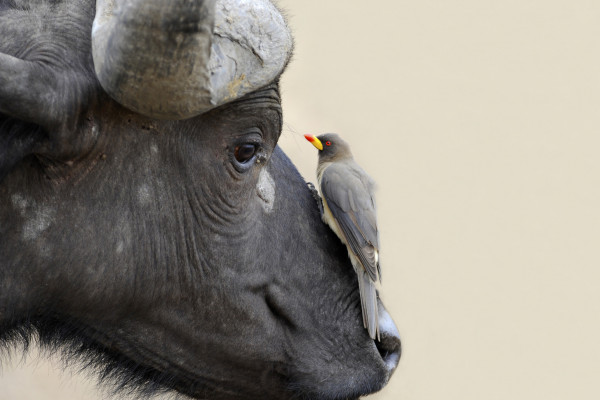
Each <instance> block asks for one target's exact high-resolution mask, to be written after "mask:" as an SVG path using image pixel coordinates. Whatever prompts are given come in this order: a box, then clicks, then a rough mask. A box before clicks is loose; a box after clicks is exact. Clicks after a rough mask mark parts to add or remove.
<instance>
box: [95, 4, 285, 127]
mask: <svg viewBox="0 0 600 400" xmlns="http://www.w3.org/2000/svg"><path fill="white" fill-rule="evenodd" d="M291 51H292V38H291V34H290V32H289V30H288V28H287V26H286V24H285V20H284V19H283V17H282V15H281V14H280V13H279V11H278V10H277V9H276V8H275V6H273V4H271V2H269V1H268V0H204V1H203V0H120V1H117V0H97V3H96V17H95V19H94V25H93V28H92V53H93V57H94V68H95V70H96V75H97V76H98V80H99V81H100V84H101V85H102V87H103V88H104V90H105V91H106V92H107V93H108V94H109V95H110V96H111V97H112V98H113V99H115V100H116V101H117V102H119V103H120V104H122V105H123V106H125V107H127V108H129V109H131V110H133V111H136V112H138V113H140V114H143V115H146V116H149V117H151V118H159V119H185V118H190V117H193V116H196V115H199V114H201V113H203V112H205V111H207V110H210V109H211V108H214V107H216V106H219V105H221V104H224V103H227V102H229V101H231V100H234V99H236V98H238V97H240V96H243V95H244V94H246V93H250V92H252V91H254V90H256V89H259V88H261V87H263V86H265V85H267V84H269V83H270V82H272V81H273V80H274V79H276V78H277V77H278V76H279V74H281V72H282V71H283V69H284V67H285V65H286V63H287V62H288V60H289V57H290V55H291Z"/></svg>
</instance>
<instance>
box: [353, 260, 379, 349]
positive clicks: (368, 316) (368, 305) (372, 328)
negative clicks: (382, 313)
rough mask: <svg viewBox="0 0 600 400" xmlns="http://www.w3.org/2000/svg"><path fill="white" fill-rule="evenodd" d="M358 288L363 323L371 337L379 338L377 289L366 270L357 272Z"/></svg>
mask: <svg viewBox="0 0 600 400" xmlns="http://www.w3.org/2000/svg"><path fill="white" fill-rule="evenodd" d="M358 288H359V291H360V303H361V306H362V315H363V325H364V327H365V328H367V331H368V332H369V336H370V337H371V339H375V338H377V340H380V338H379V313H378V310H377V289H376V288H375V283H374V282H373V281H372V280H371V278H370V277H369V274H367V272H366V271H364V270H361V271H360V272H359V273H358Z"/></svg>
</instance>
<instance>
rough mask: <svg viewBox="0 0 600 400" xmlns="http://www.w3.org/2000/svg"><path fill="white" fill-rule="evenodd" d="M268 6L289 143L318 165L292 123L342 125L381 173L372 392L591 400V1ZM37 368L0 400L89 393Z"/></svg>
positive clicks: (299, 159)
mask: <svg viewBox="0 0 600 400" xmlns="http://www.w3.org/2000/svg"><path fill="white" fill-rule="evenodd" d="M280 4H281V5H282V6H283V7H284V8H285V9H286V10H288V14H289V19H290V23H291V26H292V27H293V30H294V33H295V38H296V55H295V58H294V61H293V63H292V64H291V66H290V68H289V70H288V71H287V73H286V74H285V76H284V78H283V81H282V94H283V98H284V107H285V110H284V112H285V118H286V127H285V129H284V133H283V137H282V140H281V142H282V145H283V147H284V148H285V149H286V151H287V153H288V155H289V156H290V157H291V158H292V159H293V160H294V162H296V163H297V165H298V166H299V168H300V170H301V172H302V173H303V174H304V176H305V177H306V178H307V179H309V180H313V181H314V172H313V169H314V166H315V165H316V152H315V150H314V148H313V147H312V146H310V145H309V144H308V143H307V142H305V141H304V139H303V138H302V137H301V136H300V135H299V134H303V133H321V132H325V131H335V132H339V133H341V134H343V135H344V136H345V137H346V138H347V139H348V141H350V142H351V143H352V145H353V148H354V151H355V156H356V158H357V159H358V161H359V162H360V163H361V164H362V165H363V166H364V167H365V169H366V170H367V171H369V172H370V174H371V175H372V176H373V177H374V178H375V180H376V181H377V182H378V184H379V191H378V200H379V221H380V227H381V241H382V251H381V253H382V263H383V273H384V287H383V292H382V297H383V298H384V301H385V302H386V305H387V306H388V308H389V310H390V312H391V314H392V316H393V317H394V319H395V320H396V323H397V325H398V326H399V328H400V331H401V334H402V336H403V344H404V354H403V358H402V360H401V363H400V366H399V368H398V371H397V372H396V375H395V376H394V377H393V378H392V381H391V383H390V384H389V386H388V387H387V388H386V389H384V390H383V391H382V392H381V393H379V394H377V395H374V396H372V397H371V398H373V399H381V400H391V399H405V400H413V399H414V400H417V399H419V400H422V399H427V400H429V399H431V400H433V399H446V400H453V399H456V400H459V399H460V400H471V399H472V400H480V399H486V400H490V399H502V400H505V399H512V400H515V399H523V400H525V399H527V400H530V399H545V400H553V399H556V400H559V399H560V400H564V399H578V400H582V399H598V398H600V386H599V385H598V379H599V378H598V373H599V372H600V344H599V341H600V320H599V318H600V291H599V290H598V286H599V282H598V281H599V278H600V272H599V267H600V246H599V243H598V240H599V238H600V157H599V156H598V155H599V153H600V135H599V132H598V130H599V128H600V111H599V110H600V78H599V74H600V55H599V51H600V46H599V42H600V18H599V17H600V3H599V2H598V1H597V0H589V1H584V0H569V1H567V0H564V1H557V0H530V1H527V0H504V1H490V0H455V1H449V0H429V1H428V0H418V1H417V0H414V1H398V0H382V1H373V2H364V1H361V2H359V1H333V0H318V1H317V0H301V1H300V0H296V1H292V0H286V1H280ZM367 4H368V5H369V6H367ZM46 365H47V364H46V362H45V361H42V362H40V363H39V366H38V368H37V369H32V368H31V366H30V365H29V364H27V365H26V366H25V367H14V366H12V365H8V366H5V368H4V377H3V378H2V380H0V400H20V399H36V400H38V399H39V400H49V399H65V400H66V399H95V398H100V395H99V394H98V392H97V390H96V389H92V393H94V394H84V393H85V391H86V390H89V389H86V385H84V384H81V383H80V382H79V380H80V378H71V377H70V375H69V374H63V375H62V377H60V378H56V377H55V375H53V374H50V373H49V372H48V370H47V367H46ZM88 386H89V385H88ZM89 387H91V386H89ZM42 392H46V394H44V395H42V394H41V393H42Z"/></svg>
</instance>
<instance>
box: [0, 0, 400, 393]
mask: <svg viewBox="0 0 600 400" xmlns="http://www.w3.org/2000/svg"><path fill="white" fill-rule="evenodd" d="M0 38H1V39H0V176H1V178H0V179H2V180H1V181H0V340H1V341H2V342H4V343H5V344H6V343H10V342H11V341H19V340H21V341H23V340H24V341H27V340H28V338H29V337H30V335H31V334H34V333H36V334H38V335H39V337H40V339H41V341H42V343H43V344H45V345H47V346H59V347H60V348H62V349H64V350H66V351H68V352H69V354H71V355H73V356H80V357H87V358H86V359H88V360H91V363H90V364H91V365H93V366H96V367H99V368H101V374H102V375H103V376H104V377H108V378H116V379H118V380H119V382H120V384H121V385H123V386H124V387H135V388H142V389H144V390H145V389H148V388H165V389H168V390H176V391H179V392H181V393H184V394H187V395H189V396H191V397H194V398H211V399H254V398H257V399H258V398H260V399H269V398H273V399H286V398H315V399H345V398H355V397H358V396H360V395H362V394H367V393H371V392H373V391H377V390H379V389H380V388H382V387H383V386H384V385H385V384H386V383H387V381H388V379H389V377H390V375H391V373H392V372H393V370H394V369H395V367H396V364H397V362H398V358H399V354H400V342H399V338H398V333H397V330H396V328H395V326H394V324H393V322H392V320H391V318H390V317H389V315H388V314H387V313H386V312H385V309H384V308H383V305H381V304H380V306H379V307H380V314H381V341H380V342H378V341H373V340H371V339H370V338H369V336H368V334H367V331H366V330H365V329H364V328H363V326H362V321H361V310H360V299H359V294H358V286H357V282H356V276H355V274H354V272H353V269H352V266H351V264H350V262H349V260H348V256H347V253H346V249H345V248H344V246H343V245H342V244H341V243H340V241H339V240H338V239H337V238H336V236H335V235H334V234H333V233H332V232H330V231H329V229H328V228H327V226H325V225H324V224H323V223H322V222H321V220H320V217H319V212H318V209H317V206H316V204H315V202H314V200H313V198H312V196H311V193H310V191H309V189H308V188H307V187H306V183H305V182H304V180H303V179H302V177H301V176H300V175H299V174H298V173H297V171H296V169H295V168H294V166H293V164H292V163H291V162H290V161H289V159H288V158H287V157H286V156H285V154H284V153H283V152H282V151H281V150H280V149H279V148H278V147H277V141H278V138H279V135H280V132H281V126H282V114H281V102H280V97H279V91H278V83H277V82H278V78H279V75H280V74H281V73H282V71H283V69H284V67H285V65H286V63H287V62H288V59H289V57H290V54H291V48H292V42H291V37H290V34H289V32H288V30H287V28H286V25H285V22H284V20H283V18H282V17H281V15H280V14H279V12H278V11H277V10H276V9H275V8H274V7H273V5H272V4H271V3H269V2H268V1H264V0H260V1H253V2H251V1H245V0H223V1H221V0H219V1H216V2H215V1H214V0H206V1H201V0H196V1H193V0H169V1H164V0H124V1H119V2H117V1H114V0H98V1H97V2H94V1H91V0H64V1H61V0H56V1H47V2H46V1H39V0H23V1H17V2H14V1H5V0H1V1H0Z"/></svg>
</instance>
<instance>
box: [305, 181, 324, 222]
mask: <svg viewBox="0 0 600 400" xmlns="http://www.w3.org/2000/svg"><path fill="white" fill-rule="evenodd" d="M307 186H308V189H309V190H310V193H311V194H312V197H313V199H315V201H316V202H317V207H319V213H320V214H321V219H323V200H322V199H321V196H319V192H318V191H317V188H315V185H313V184H312V182H308V183H307Z"/></svg>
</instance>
